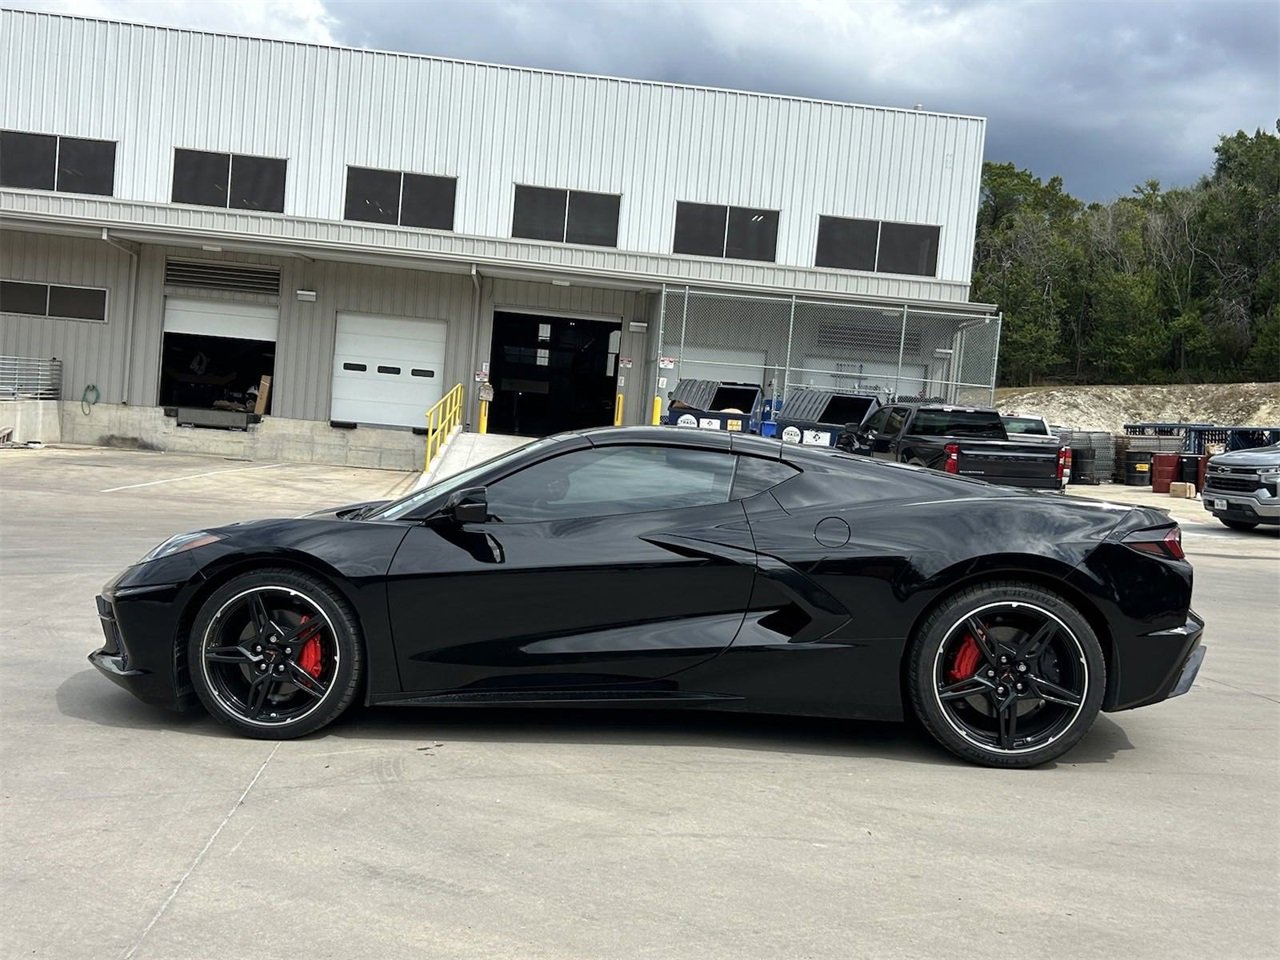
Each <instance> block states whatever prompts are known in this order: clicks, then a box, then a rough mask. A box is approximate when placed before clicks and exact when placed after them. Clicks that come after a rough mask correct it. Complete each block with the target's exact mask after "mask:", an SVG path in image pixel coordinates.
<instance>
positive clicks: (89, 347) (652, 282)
mask: <svg viewBox="0 0 1280 960" xmlns="http://www.w3.org/2000/svg"><path fill="white" fill-rule="evenodd" d="M0 89H3V91H4V95H3V97H0V131H2V132H0V217H2V218H3V219H2V221H0V226H2V227H3V234H2V235H0V264H2V266H0V281H3V287H2V288H0V354H4V355H15V356H25V357H58V358H60V359H61V360H62V361H63V364H64V375H63V379H64V386H63V391H64V396H65V397H67V398H71V399H78V398H79V397H80V395H81V390H82V389H83V387H84V386H85V385H87V384H94V385H96V386H97V388H98V390H99V392H100V394H101V399H102V401H103V402H105V403H128V404H130V405H133V406H141V407H155V406H171V405H175V404H184V403H185V404H194V405H199V404H209V403H212V402H215V401H216V400H222V401H223V402H224V405H225V404H226V403H229V402H234V400H235V399H236V398H239V399H240V400H242V401H243V400H244V398H245V395H246V392H247V391H248V390H249V388H250V387H252V386H254V385H256V384H257V383H258V381H259V375H260V374H263V373H266V374H269V375H270V376H271V377H272V378H273V379H272V388H271V396H270V412H271V414H272V415H273V416H275V417H283V418H295V419H298V420H311V421H330V420H334V421H352V422H359V423H362V424H363V423H372V424H388V425H398V426H410V425H415V424H417V423H418V422H419V420H418V419H414V417H411V416H410V411H415V410H416V411H420V410H421V409H422V408H424V407H425V406H426V405H427V404H428V403H429V402H431V401H433V400H434V399H435V398H437V397H439V396H440V395H441V393H442V392H443V391H444V390H447V389H448V387H449V386H451V385H452V384H454V383H457V382H463V383H465V384H466V385H467V389H468V410H471V409H472V407H471V404H472V403H473V402H474V399H475V397H474V392H475V391H474V387H475V383H476V380H477V377H478V376H479V375H481V374H486V375H490V376H491V377H492V380H493V385H494V387H495V390H496V392H497V396H496V398H495V402H494V416H495V422H494V424H493V425H492V426H493V427H494V428H496V429H505V430H511V431H519V432H524V433H538V432H547V431H550V430H553V429H557V428H560V427H568V426H577V425H585V424H586V423H588V422H612V420H613V416H614V411H615V403H614V394H615V393H616V394H618V395H621V397H622V398H623V401H624V402H623V405H622V409H623V411H624V414H623V418H624V420H625V421H626V422H632V423H636V422H647V420H648V419H649V417H650V416H651V413H652V399H653V397H654V396H655V394H657V395H661V394H662V392H663V389H664V387H666V386H667V380H668V378H669V377H670V376H674V375H675V365H674V364H672V363H671V362H663V361H662V359H661V358H663V357H665V356H667V354H664V352H663V351H664V350H665V351H667V352H668V354H674V353H677V352H678V353H679V357H680V359H681V360H682V361H684V363H683V364H681V365H680V366H681V368H682V370H681V372H683V367H684V366H685V365H687V364H690V363H692V364H697V363H705V364H708V365H709V366H708V369H711V368H713V367H714V368H715V369H717V370H721V369H722V367H716V366H715V365H716V364H717V363H718V362H721V361H723V362H724V363H727V364H728V367H727V368H724V369H728V371H729V372H730V373H732V372H734V369H735V366H734V364H735V361H734V356H735V354H733V352H732V351H733V349H735V348H737V349H740V348H742V346H743V343H742V340H743V338H744V336H748V337H749V336H750V331H746V330H743V329H738V330H735V329H734V326H733V322H732V315H733V312H734V306H733V305H734V304H739V305H743V306H744V307H745V305H747V304H749V303H752V302H755V301H754V300H752V299H750V298H763V299H761V300H760V301H759V302H762V303H764V302H769V303H777V302H781V303H784V304H785V303H786V302H788V301H789V302H790V304H791V314H790V327H788V329H787V331H786V334H787V337H788V339H787V343H786V348H785V350H783V349H781V348H779V349H777V350H770V351H766V350H764V348H763V347H762V348H761V355H762V356H770V357H775V356H779V355H781V354H782V353H785V354H786V355H787V361H786V363H785V364H784V363H783V362H782V361H781V360H779V359H770V360H768V361H766V363H767V367H768V368H767V369H761V370H760V373H759V376H760V377H771V373H770V371H771V370H772V371H776V370H781V371H782V374H783V378H782V379H783V381H784V382H785V379H786V375H787V373H788V369H787V368H795V367H797V366H798V363H799V360H798V358H797V359H796V360H795V361H793V360H792V359H791V357H790V354H791V349H790V344H791V336H792V334H794V333H797V331H796V330H795V329H794V328H795V322H796V320H795V317H796V303H797V302H798V301H799V300H801V299H803V300H805V301H808V302H820V303H821V304H823V305H825V306H827V307H831V308H832V309H840V308H844V307H848V308H849V309H851V310H854V311H855V312H854V313H850V314H849V317H850V318H852V319H850V321H849V322H850V323H853V324H854V326H856V322H857V317H858V316H862V315H863V314H859V313H857V312H856V311H859V310H860V311H863V313H865V314H866V315H868V316H871V315H874V316H875V317H880V318H884V317H896V316H901V317H903V321H902V328H903V330H902V337H901V343H899V344H896V345H894V344H892V343H888V344H887V346H886V345H885V344H879V343H878V341H877V342H876V344H875V346H877V349H879V350H880V353H881V354H885V355H887V354H891V353H892V352H893V348H894V347H895V346H896V349H897V352H898V363H899V367H900V368H901V367H902V365H903V362H904V357H905V360H907V361H910V360H911V359H912V358H911V357H906V356H905V354H907V353H908V352H909V349H908V338H907V334H906V327H907V320H906V318H907V317H908V315H909V314H910V313H912V312H913V311H915V312H918V313H919V314H920V316H928V315H933V314H936V315H938V316H940V317H945V318H947V324H949V326H947V325H946V324H944V326H945V327H946V330H945V331H944V332H943V333H942V334H939V336H938V337H934V338H932V339H930V338H926V340H927V341H928V342H927V343H925V342H924V341H920V343H919V344H917V342H916V341H915V340H913V341H912V346H911V348H910V349H913V350H917V352H919V351H923V350H925V348H926V347H927V346H932V347H933V350H932V352H933V353H936V354H939V355H942V354H946V355H947V356H948V362H950V360H949V358H950V356H951V355H952V353H953V347H954V330H956V329H959V328H960V327H961V326H963V325H964V324H971V323H972V321H973V320H974V318H979V319H981V320H986V319H988V318H989V315H990V314H991V313H992V311H991V309H990V308H989V307H986V306H983V305H976V304H969V303H968V295H969V280H970V265H971V260H972V247H973V237H974V218H975V213H976V210H977V206H978V199H979V197H978V191H979V175H980V167H981V160H982V149H983V133H984V121H983V120H981V119H977V118H972V117H963V116H950V115H940V114H934V113H926V112H923V111H916V110H904V109H889V108H879V107H867V106H856V105H850V104H841V103H827V102H817V101H810V100H802V99H796V98H788V97H778V96H765V95H759V94H752V93H740V92H733V91H726V90H713V89H704V88H694V87H684V86H675V85H670V84H661V83H649V82H640V81H632V80H620V79H608V78H602V77H590V76H578V75H570V74H560V73H552V72H547V71H536V70H527V69H519V68H513V67H502V66H491V65H485V64H476V63H465V62H457V61H449V60H442V59H437V58H431V57H420V56H408V55H400V54H394V53H382V52H372V51H365V50H351V49H339V48H328V47H319V46H311V45H306V44H299V43H289V42H281V41H274V40H262V39H253V38H245V37H230V36H222V35H215V34H208V33H198V32H193V31H188V30H177V29H167V28H159V27H151V26H140V25H132V24H124V23H116V22H106V21H98V20H88V19H82V18H75V17H64V16H56V15H49V14H40V13H29V12H17V11H3V13H0ZM677 295H678V296H679V297H682V298H683V299H682V301H677V300H675V299H673V297H675V296H677ZM711 296H718V297H720V298H721V299H720V300H717V301H716V303H717V304H719V303H725V304H728V305H729V306H728V307H727V308H726V309H727V310H728V314H729V315H728V317H727V318H725V317H720V318H718V319H717V321H716V323H709V324H708V325H707V326H706V335H705V336H702V337H701V339H699V338H698V337H697V336H692V335H691V331H690V326H689V320H690V313H689V304H690V303H691V302H695V303H696V302H699V301H698V300H697V298H698V297H703V298H707V297H711ZM677 302H682V303H683V308H684V311H685V312H684V315H683V316H682V317H681V318H680V319H681V321H682V326H681V328H680V330H679V336H678V338H677V336H676V335H675V331H676V327H675V323H674V317H672V316H668V314H669V312H670V308H671V307H672V305H673V304H675V303H677ZM802 322H803V318H802ZM842 322H843V321H842ZM696 325H697V321H696V317H695V322H694V326H696ZM873 326H874V324H873ZM939 329H942V328H939ZM717 330H719V331H720V332H716V331H717ZM725 331H727V332H725ZM947 331H950V332H947ZM761 335H763V334H761ZM707 337H710V338H711V340H712V341H713V342H712V343H711V346H710V347H707V346H706V345H705V342H706V340H707ZM686 339H688V342H689V353H688V355H687V356H686V354H685V343H686ZM810 339H812V337H811V338H810ZM819 339H821V338H819ZM827 339H828V340H830V338H829V337H828V338H827ZM875 339H876V338H874V337H873V338H872V340H875ZM880 339H883V338H880ZM892 339H893V337H892V335H891V336H889V340H892ZM917 339H918V338H917ZM935 340H936V343H937V344H943V346H942V347H939V346H937V345H936V344H935ZM695 341H696V342H697V344H698V346H697V347H696V348H695V346H694V344H695ZM719 341H724V342H719ZM797 342H799V338H797ZM859 342H860V341H859V338H858V337H856V336H853V337H851V338H849V342H848V343H847V344H843V345H840V350H841V351H843V353H842V354H841V357H837V358H836V359H837V360H839V361H840V363H841V364H845V365H844V366H841V367H840V369H839V370H837V369H835V367H836V366H837V364H836V360H830V361H829V365H830V366H832V369H831V370H830V371H829V373H830V374H831V377H836V378H838V377H839V376H842V375H844V374H842V373H841V371H846V372H847V363H846V361H852V360H857V359H858V358H857V357H856V356H853V355H852V353H851V351H852V352H854V353H856V351H857V346H858V343H859ZM867 343H868V344H870V343H871V341H867ZM748 346H750V345H749V344H748ZM720 348H723V351H722V352H723V355H721V353H718V352H717V351H718V350H719V349H720ZM824 349H825V352H826V354H832V355H833V356H834V355H835V352H834V348H831V347H830V345H828V346H827V347H826V348H824ZM984 349H986V352H987V353H989V358H988V359H989V361H990V367H991V374H992V376H993V375H994V349H995V348H994V340H992V342H991V346H990V347H989V348H984ZM724 351H727V352H724ZM974 352H975V353H976V352H977V351H974ZM824 356H825V354H824ZM881 359H882V360H883V359H884V358H883V357H882V358H881ZM915 359H916V360H919V361H921V362H920V363H919V364H918V366H917V367H912V368H911V369H913V370H916V369H918V370H919V371H921V372H919V373H918V374H917V376H918V379H919V380H920V384H919V385H920V389H921V390H927V389H933V388H935V387H936V386H937V385H938V384H945V383H953V384H954V383H968V382H969V381H970V380H975V379H976V380H977V382H976V384H973V385H977V386H981V385H982V384H983V383H985V382H986V381H985V380H983V379H981V378H975V377H973V376H970V377H968V378H966V377H963V376H960V375H959V373H960V371H958V370H954V369H951V370H948V371H939V370H935V369H934V367H933V366H931V365H930V362H929V360H928V358H927V357H925V358H923V360H921V358H919V357H917V358H915ZM824 362H828V361H827V360H824ZM885 362H888V361H887V360H886V361H885ZM751 363H755V361H749V362H748V363H747V364H746V365H745V366H744V367H743V369H747V368H748V367H749V366H750V364H751ZM908 366H910V364H909V363H908ZM860 369H861V368H860ZM975 369H977V368H975ZM984 369H985V368H984ZM899 372H900V373H901V370H900V371H899ZM689 375H691V376H692V375H694V372H693V371H690V372H689ZM984 376H985V375H984ZM926 377H927V378H928V380H929V384H928V385H927V387H926V384H925V382H924V380H925V378H926ZM801 379H802V378H800V377H793V382H801ZM808 381H809V382H812V381H813V378H812V377H809V378H808ZM833 382H836V383H837V384H838V382H839V381H838V379H837V380H835V381H833ZM672 385H673V384H672ZM895 386H898V384H896V383H895ZM775 392H777V391H776V388H775ZM227 398H231V400H230V401H228V399H227ZM415 416H416V417H419V418H420V413H419V414H416V415H415ZM411 421H412V422H411Z"/></svg>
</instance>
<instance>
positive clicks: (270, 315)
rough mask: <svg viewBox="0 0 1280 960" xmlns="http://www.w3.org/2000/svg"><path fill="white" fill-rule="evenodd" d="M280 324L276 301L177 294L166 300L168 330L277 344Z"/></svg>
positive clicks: (166, 324) (166, 330)
mask: <svg viewBox="0 0 1280 960" xmlns="http://www.w3.org/2000/svg"><path fill="white" fill-rule="evenodd" d="M279 325H280V310H279V308H278V307H276V306H275V305H274V304H263V303H238V302H236V301H233V300H185V299H180V298H177V297H169V298H167V299H166V300H165V302H164V332H165V333H186V334H192V335H194V336H200V337H228V338H231V339H235V340H266V341H268V342H270V343H275V340H276V330H277V329H278V327H279Z"/></svg>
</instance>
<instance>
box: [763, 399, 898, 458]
mask: <svg viewBox="0 0 1280 960" xmlns="http://www.w3.org/2000/svg"><path fill="white" fill-rule="evenodd" d="M878 409H880V399H879V398H878V397H876V396H873V395H872V394H869V393H840V392H836V391H832V390H818V389H815V388H813V387H800V388H798V389H795V390H792V391H790V392H789V393H788V394H787V402H786V403H784V404H783V405H782V409H781V410H780V411H779V412H778V415H777V417H775V420H776V421H777V423H778V428H777V436H778V437H780V438H781V439H783V440H784V441H786V442H787V443H803V444H809V445H813V446H820V447H833V446H835V443H836V439H837V438H838V437H839V436H840V431H841V430H843V429H844V428H845V427H846V426H847V425H848V424H851V423H855V424H860V423H862V421H863V420H865V419H866V418H867V417H869V416H871V414H873V413H875V412H876V410H878Z"/></svg>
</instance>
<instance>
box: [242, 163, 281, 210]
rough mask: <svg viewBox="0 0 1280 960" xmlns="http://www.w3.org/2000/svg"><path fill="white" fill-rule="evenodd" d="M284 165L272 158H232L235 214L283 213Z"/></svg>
mask: <svg viewBox="0 0 1280 960" xmlns="http://www.w3.org/2000/svg"><path fill="white" fill-rule="evenodd" d="M284 176H285V161H283V160H276V159H273V158H271V157H242V156H239V155H236V156H233V157H232V158H231V185H230V198H231V203H230V206H231V207H232V208H233V209H236V210H270V211H272V212H274V213H283V212H284Z"/></svg>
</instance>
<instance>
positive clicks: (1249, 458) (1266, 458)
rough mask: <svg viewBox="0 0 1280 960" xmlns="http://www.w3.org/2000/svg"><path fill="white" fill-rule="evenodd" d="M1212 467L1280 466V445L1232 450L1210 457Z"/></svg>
mask: <svg viewBox="0 0 1280 960" xmlns="http://www.w3.org/2000/svg"><path fill="white" fill-rule="evenodd" d="M1209 465H1210V466H1212V467H1218V466H1222V467H1280V445H1275V444H1273V445H1272V446H1270V447H1254V448H1253V449H1252V450H1232V451H1231V452H1230V453H1220V454H1218V455H1217V456H1215V457H1210V458H1209Z"/></svg>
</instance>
